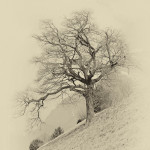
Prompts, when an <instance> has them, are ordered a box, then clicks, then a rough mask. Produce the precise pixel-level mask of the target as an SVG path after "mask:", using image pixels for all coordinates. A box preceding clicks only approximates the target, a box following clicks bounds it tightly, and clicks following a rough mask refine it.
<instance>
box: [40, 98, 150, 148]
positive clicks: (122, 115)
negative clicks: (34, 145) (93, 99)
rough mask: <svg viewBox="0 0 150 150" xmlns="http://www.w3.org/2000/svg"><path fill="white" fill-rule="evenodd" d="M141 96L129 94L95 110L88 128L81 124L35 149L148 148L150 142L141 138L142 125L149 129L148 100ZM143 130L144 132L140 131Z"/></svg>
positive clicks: (143, 128)
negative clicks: (101, 109) (118, 100)
mask: <svg viewBox="0 0 150 150" xmlns="http://www.w3.org/2000/svg"><path fill="white" fill-rule="evenodd" d="M140 98H141V96H140ZM140 98H139V95H138V96H137V95H136V96H135V95H132V96H131V97H129V98H127V99H125V100H123V101H121V102H118V103H116V104H115V105H114V106H112V107H110V108H108V109H105V110H103V111H102V112H100V113H98V114H97V115H96V116H95V118H94V119H93V123H92V124H91V125H90V126H89V127H86V126H85V125H84V124H81V125H80V126H77V127H76V128H74V129H73V130H72V131H69V132H68V133H65V134H63V135H61V136H60V137H58V138H57V139H55V140H53V141H50V142H49V143H47V144H45V145H43V146H42V147H40V148H39V149H38V150H130V149H131V150H148V149H150V145H149V143H148V142H147V143H146V141H143V137H145V134H146V132H145V126H146V127H147V129H146V131H147V130H148V129H150V128H149V126H148V125H147V123H148V119H149V117H148V116H149V115H148V114H147V111H148V107H147V106H148V104H149V103H146V102H148V101H145V100H144V97H143V99H142V101H141V100H140ZM141 106H142V107H141ZM144 112H145V113H144ZM144 132H145V134H143V133H144ZM143 135H144V136H143ZM147 136H148V135H147ZM147 138H148V137H146V138H145V140H146V139H147ZM143 143H144V144H143ZM145 144H147V145H145ZM144 146H145V147H144Z"/></svg>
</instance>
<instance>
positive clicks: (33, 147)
mask: <svg viewBox="0 0 150 150" xmlns="http://www.w3.org/2000/svg"><path fill="white" fill-rule="evenodd" d="M43 144H44V142H43V141H41V140H39V139H35V140H33V141H32V142H31V144H30V146H29V150H37V149H38V148H39V147H40V146H42V145H43Z"/></svg>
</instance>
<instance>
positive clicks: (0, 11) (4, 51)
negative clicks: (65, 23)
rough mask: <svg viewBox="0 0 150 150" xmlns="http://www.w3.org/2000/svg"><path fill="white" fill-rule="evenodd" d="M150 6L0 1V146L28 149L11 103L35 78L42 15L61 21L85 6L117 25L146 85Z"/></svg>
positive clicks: (127, 0)
mask: <svg viewBox="0 0 150 150" xmlns="http://www.w3.org/2000/svg"><path fill="white" fill-rule="evenodd" d="M149 6H150V2H149V1H148V0H147V1H146V0H4V1H3V0H1V1H0V80H1V81H0V87H1V89H0V90H1V99H0V101H1V105H0V114H1V115H2V117H1V118H2V124H1V125H0V126H1V129H2V132H1V135H0V137H1V138H2V139H1V140H0V142H2V144H0V145H1V146H2V148H1V149H3V150H27V149H28V144H29V140H28V134H27V133H25V122H24V119H19V120H13V119H10V116H11V113H12V111H11V105H12V103H13V102H14V97H15V95H16V93H17V92H18V91H22V90H24V89H25V88H27V87H28V86H29V85H30V83H32V81H33V80H34V78H35V73H36V67H35V66H34V65H33V64H31V63H30V60H31V59H32V57H33V56H36V55H37V54H39V52H40V47H39V45H38V43H37V42H36V41H35V40H34V39H33V38H32V34H35V33H38V32H39V27H40V21H41V20H44V19H52V20H53V21H54V23H56V24H59V23H60V22H61V21H62V20H63V18H64V17H65V16H68V15H69V14H70V13H71V12H73V11H77V10H83V9H86V10H90V11H91V12H92V13H93V18H94V20H95V22H96V23H97V24H98V26H99V27H100V28H104V27H114V28H117V29H119V30H121V31H122V33H123V34H124V37H125V39H126V41H127V43H128V45H129V48H130V50H131V52H132V54H134V55H135V56H136V59H137V61H138V64H140V65H141V71H142V74H141V75H140V76H139V78H138V79H141V84H142V85H143V86H145V88H146V87H148V86H146V84H147V83H149V82H150V80H149V76H150V67H149V65H150V60H149V58H150V37H149V36H150V9H149ZM143 78H144V80H143ZM52 107H53V106H52ZM0 122H1V121H0ZM2 133H3V134H2Z"/></svg>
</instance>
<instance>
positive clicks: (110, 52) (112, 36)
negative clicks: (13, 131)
mask: <svg viewBox="0 0 150 150" xmlns="http://www.w3.org/2000/svg"><path fill="white" fill-rule="evenodd" d="M34 38H35V39H36V40H37V41H38V42H39V43H40V44H41V46H42V53H41V55H40V56H39V57H35V58H34V62H35V63H36V64H38V67H39V70H38V77H37V79H36V82H37V88H36V89H34V90H32V94H29V93H28V92H27V93H25V94H23V95H22V97H21V98H19V102H20V103H21V104H22V106H24V108H23V109H22V110H23V111H22V114H24V113H25V112H26V110H27V107H29V106H30V105H32V112H34V117H33V120H34V121H35V120H36V121H39V120H40V109H41V108H42V107H43V106H44V103H45V101H46V100H49V99H48V97H49V96H50V95H56V97H59V96H60V95H62V94H63V93H65V92H69V91H73V92H77V93H79V94H81V95H82V96H83V97H85V100H86V107H87V121H88V122H90V121H91V119H92V117H93V115H94V109H93V100H92V99H93V91H94V90H95V84H96V83H97V82H99V81H100V80H102V79H106V80H107V78H108V76H109V75H110V74H112V73H113V72H115V71H116V70H118V68H120V67H125V65H126V61H127V46H126V44H125V42H124V40H123V39H122V36H121V34H120V33H119V31H117V30H115V29H111V28H106V29H104V30H101V29H99V28H98V27H97V26H96V25H95V23H94V22H93V21H92V18H91V14H90V13H89V12H86V11H80V12H75V13H73V14H72V16H71V17H69V18H65V20H64V22H63V25H62V27H61V28H60V29H58V28H57V27H56V26H55V25H54V24H53V22H52V21H50V20H46V21H43V28H42V32H41V34H40V35H34Z"/></svg>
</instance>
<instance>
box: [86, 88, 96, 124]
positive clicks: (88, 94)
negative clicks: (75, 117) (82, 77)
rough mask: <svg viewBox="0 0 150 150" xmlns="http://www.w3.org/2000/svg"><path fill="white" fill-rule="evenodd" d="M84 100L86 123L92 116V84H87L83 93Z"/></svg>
mask: <svg viewBox="0 0 150 150" xmlns="http://www.w3.org/2000/svg"><path fill="white" fill-rule="evenodd" d="M85 100H86V115H87V116H86V123H87V124H89V123H90V122H91V121H92V118H93V117H94V106H93V85H89V86H88V88H87V91H86V94H85Z"/></svg>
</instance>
